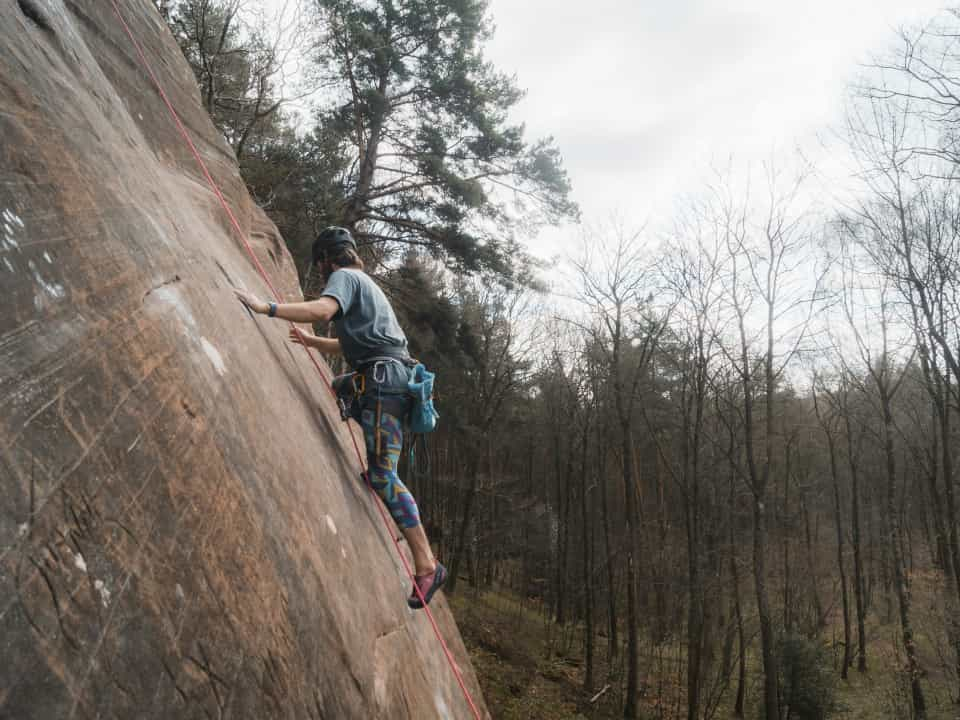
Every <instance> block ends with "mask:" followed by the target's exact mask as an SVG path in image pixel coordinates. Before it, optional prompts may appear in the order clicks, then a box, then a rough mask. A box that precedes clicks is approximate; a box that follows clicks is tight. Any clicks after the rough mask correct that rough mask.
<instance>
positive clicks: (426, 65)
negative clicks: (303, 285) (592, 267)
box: [317, 0, 577, 277]
mask: <svg viewBox="0 0 960 720" xmlns="http://www.w3.org/2000/svg"><path fill="white" fill-rule="evenodd" d="M317 6H318V8H319V15H320V26H321V27H322V29H323V33H324V38H323V40H322V42H321V43H320V46H319V47H320V50H319V51H318V52H319V57H318V62H319V68H320V71H321V74H322V75H323V77H324V79H325V80H326V81H327V82H328V83H329V86H330V87H332V88H334V90H335V94H336V99H335V101H334V102H333V103H332V104H331V105H330V106H329V108H328V109H327V110H326V111H325V112H323V113H322V114H321V117H320V122H321V126H322V127H323V128H324V129H326V130H332V131H335V132H337V133H340V134H341V135H342V136H343V137H344V138H345V139H347V140H349V142H350V144H351V146H352V151H353V157H354V165H353V167H352V168H351V169H350V172H349V175H348V178H347V183H346V184H347V187H348V189H349V191H348V194H347V197H346V199H345V201H344V203H343V205H342V207H341V208H340V210H339V213H338V214H339V217H340V223H341V224H343V225H346V226H348V227H350V228H352V229H353V230H354V231H355V232H356V234H357V236H358V238H359V239H360V241H361V242H362V243H365V244H368V245H374V246H378V247H391V246H394V245H395V244H396V243H407V244H410V245H416V246H426V247H427V248H429V249H430V251H431V252H433V253H434V254H435V255H436V256H437V257H441V258H443V259H445V260H447V261H448V262H450V263H451V264H453V265H456V266H457V267H459V268H460V269H463V270H467V271H480V270H493V271H494V272H496V273H497V274H501V275H503V276H507V277H509V276H510V275H511V268H512V265H511V263H510V262H508V260H507V258H508V257H510V256H512V255H514V254H515V253H516V252H517V245H516V243H515V241H514V239H513V231H514V230H515V229H516V228H517V227H518V226H520V225H523V226H531V225H532V226H536V225H538V224H541V223H553V222H557V221H560V220H562V219H564V218H572V217H575V216H576V215H577V208H576V206H575V205H574V204H573V203H572V202H571V201H570V199H569V192H570V184H569V181H568V179H567V175H566V173H565V172H564V170H563V168H562V163H561V158H560V154H559V152H558V150H557V148H556V147H555V145H554V143H553V140H552V139H549V138H548V139H544V140H539V141H536V142H533V143H528V142H527V141H526V140H525V139H524V131H523V127H522V125H517V124H513V123H511V121H510V120H509V119H508V115H509V113H510V111H511V109H512V108H513V107H514V106H515V105H516V103H517V102H518V101H519V100H520V99H521V97H522V92H521V91H520V90H519V89H518V87H517V85H516V82H515V80H514V79H513V78H511V77H508V76H506V75H504V74H503V73H501V72H499V71H497V70H496V69H495V68H494V67H493V66H492V65H491V64H490V63H489V62H488V61H486V60H485V59H484V56H483V44H484V42H485V41H486V40H488V39H489V37H490V34H491V29H490V24H489V21H488V18H487V12H486V11H487V6H486V2H485V1H484V0H370V1H367V2H362V1H360V0H317Z"/></svg>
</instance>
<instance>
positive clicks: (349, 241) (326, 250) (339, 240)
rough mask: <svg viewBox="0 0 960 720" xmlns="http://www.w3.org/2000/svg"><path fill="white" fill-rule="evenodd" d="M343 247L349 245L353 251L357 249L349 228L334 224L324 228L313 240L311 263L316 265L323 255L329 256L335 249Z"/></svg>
mask: <svg viewBox="0 0 960 720" xmlns="http://www.w3.org/2000/svg"><path fill="white" fill-rule="evenodd" d="M344 247H349V248H350V249H352V250H353V251H354V252H356V250H357V242H356V241H355V240H354V239H353V235H351V234H350V231H349V230H347V229H346V228H342V227H337V226H336V225H331V226H330V227H328V228H324V229H323V230H321V231H320V234H319V235H317V239H316V240H314V241H313V264H314V265H316V264H317V263H318V262H320V261H321V260H323V259H324V257H325V256H329V255H331V254H332V253H333V252H334V251H335V250H338V249H341V248H344Z"/></svg>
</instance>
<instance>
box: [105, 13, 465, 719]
mask: <svg viewBox="0 0 960 720" xmlns="http://www.w3.org/2000/svg"><path fill="white" fill-rule="evenodd" d="M110 3H111V5H113V11H114V13H115V14H116V16H117V19H118V20H119V22H120V25H122V26H123V31H124V33H125V34H126V36H127V37H128V38H129V39H130V43H131V44H132V45H133V48H134V50H135V51H136V53H137V55H138V56H139V58H140V63H141V64H142V65H143V68H144V70H145V71H146V73H147V74H148V75H149V76H150V79H151V80H152V81H153V85H154V87H155V88H156V90H157V93H158V94H159V95H160V98H161V99H162V100H163V103H164V105H166V107H167V110H168V111H169V112H170V116H171V118H172V119H173V122H174V123H175V124H176V126H177V129H178V130H179V132H180V135H181V136H182V137H183V139H184V141H185V142H186V144H187V146H188V147H189V148H190V152H191V153H192V154H193V157H194V158H195V159H196V161H197V164H198V165H199V166H200V169H201V171H202V172H203V175H204V177H205V178H206V180H207V183H208V184H209V185H210V189H211V190H212V191H213V193H214V194H215V195H216V197H217V199H218V200H219V201H220V205H222V206H223V209H224V211H225V212H226V214H227V217H228V218H229V220H230V224H231V225H232V226H233V229H234V230H236V232H237V237H238V238H240V242H241V243H242V244H243V246H244V248H245V249H246V251H247V254H248V255H249V256H250V259H251V260H252V261H253V265H254V267H255V268H256V270H257V272H258V273H259V275H260V277H261V278H262V279H263V281H264V282H265V283H266V284H267V287H268V288H269V289H270V292H271V293H272V294H273V297H274V298H275V299H276V301H277V302H282V301H283V297H282V296H281V295H280V293H279V292H278V291H277V289H276V287H274V285H273V283H272V282H271V281H270V277H269V276H268V275H267V272H266V270H265V269H264V268H263V265H262V264H261V263H260V260H259V259H258V258H257V255H256V253H255V252H254V251H253V248H252V247H251V246H250V243H249V242H248V241H247V238H246V237H245V236H244V234H243V230H242V229H241V227H240V223H239V222H238V221H237V218H236V216H235V215H234V213H233V210H231V209H230V205H229V204H228V203H227V201H226V198H224V196H223V193H222V192H221V190H220V186H219V185H217V183H216V181H215V180H214V179H213V176H212V175H211V174H210V170H209V169H208V168H207V164H206V163H205V162H204V161H203V158H202V157H201V156H200V152H199V151H198V150H197V147H196V145H195V144H194V142H193V139H192V138H191V137H190V133H189V132H188V131H187V129H186V127H185V126H184V124H183V121H182V120H181V119H180V115H179V114H178V113H177V111H176V109H175V108H174V106H173V103H171V102H170V98H169V97H168V96H167V93H166V92H165V91H164V89H163V86H162V85H161V84H160V81H159V79H157V76H156V73H154V71H153V68H152V67H151V65H150V63H149V61H148V60H147V57H146V55H145V54H144V51H143V48H142V47H141V45H140V43H139V42H138V41H137V39H136V37H134V35H133V31H132V30H131V29H130V26H129V25H128V24H127V21H126V20H124V17H123V13H122V12H121V11H120V5H119V4H118V2H117V0H110ZM290 327H291V328H293V329H294V330H295V331H296V332H297V333H298V334H300V333H301V331H300V329H299V328H297V327H296V325H294V324H293V323H290ZM300 336H301V338H302V334H300ZM303 348H304V350H305V351H306V353H307V357H308V358H310V362H311V363H312V364H313V367H314V368H315V369H316V371H317V373H319V375H320V377H321V378H323V381H324V384H326V385H327V388H328V389H329V390H330V392H331V393H333V395H334V397H335V398H336V397H337V393H336V390H335V389H334V388H333V385H332V384H331V381H330V379H328V378H327V375H326V373H324V371H323V368H322V367H321V366H320V363H319V362H318V360H317V358H316V357H315V356H314V353H312V352H311V351H310V348H309V347H307V346H306V345H305V344H304V345H303ZM349 434H350V439H351V441H352V442H353V449H354V451H355V452H356V454H357V460H358V461H359V463H360V467H361V468H363V467H364V465H363V455H362V454H361V453H360V447H359V445H358V444H357V438H356V435H355V434H354V433H353V432H352V430H351V431H349ZM361 475H362V476H363V477H364V479H365V480H366V481H367V488H368V489H369V490H370V493H371V494H372V495H373V496H374V505H376V506H377V508H378V510H379V512H380V517H381V519H382V520H383V523H384V526H385V527H386V529H387V533H388V534H389V535H390V538H391V539H392V540H393V544H394V547H395V548H396V550H397V555H399V556H400V560H401V562H402V563H403V567H404V569H405V570H406V572H407V576H408V577H409V578H410V581H411V582H412V583H413V588H414V593H416V595H417V596H418V597H419V598H420V601H421V602H422V603H423V609H424V611H425V612H426V615H427V618H428V619H429V621H430V625H431V627H432V628H433V632H434V634H435V635H436V637H437V640H439V641H440V646H441V647H442V649H443V653H444V655H445V656H446V658H447V663H448V664H449V665H450V669H451V670H452V671H453V675H454V677H455V678H456V681H457V684H458V685H459V686H460V690H461V691H462V692H463V696H464V698H466V701H467V704H468V705H469V706H470V710H471V711H472V713H473V716H474V717H475V718H476V719H477V720H482V716H481V715H480V711H479V710H478V709H477V706H476V703H474V701H473V697H472V696H471V695H470V691H469V690H468V689H467V686H466V683H465V682H464V680H463V675H462V674H461V672H460V668H459V667H458V666H457V663H456V661H455V660H454V659H453V654H452V653H451V652H450V648H449V647H448V645H447V642H446V640H444V638H443V634H442V633H441V632H440V628H439V626H438V625H437V621H436V619H435V618H434V617H433V613H432V612H431V611H430V606H429V605H427V604H426V602H425V601H424V596H423V592H422V591H421V589H420V586H419V585H418V583H417V580H416V577H415V576H414V572H413V569H412V568H411V567H410V563H409V562H408V561H407V558H406V556H405V555H404V554H403V550H402V549H401V548H400V541H399V540H398V539H397V537H396V534H395V533H394V532H392V530H391V528H390V520H389V519H388V516H387V514H386V510H385V508H384V507H383V503H381V502H379V499H378V498H377V497H376V491H375V490H374V488H373V486H372V485H371V484H370V482H369V478H368V477H367V473H366V472H364V471H363V470H361Z"/></svg>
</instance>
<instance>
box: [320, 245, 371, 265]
mask: <svg viewBox="0 0 960 720" xmlns="http://www.w3.org/2000/svg"><path fill="white" fill-rule="evenodd" d="M326 261H327V262H328V263H329V264H331V265H336V266H337V267H338V268H354V269H355V270H363V260H361V259H360V256H359V255H357V251H356V250H354V249H353V248H351V247H347V246H345V245H344V246H341V247H337V248H334V249H333V250H332V251H331V252H330V253H328V254H327V256H326Z"/></svg>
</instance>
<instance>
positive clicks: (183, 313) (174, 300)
mask: <svg viewBox="0 0 960 720" xmlns="http://www.w3.org/2000/svg"><path fill="white" fill-rule="evenodd" d="M147 299H148V301H149V300H159V301H160V302H162V303H164V304H166V305H172V306H173V307H174V309H175V310H176V311H177V315H179V316H180V319H181V320H183V322H184V323H186V325H187V329H188V330H190V331H196V329H197V321H196V320H194V319H193V313H192V312H190V307H189V306H188V305H187V303H186V302H185V301H184V299H183V297H181V295H180V293H179V292H178V291H177V289H176V288H174V287H172V286H169V285H165V286H163V287H158V288H157V289H156V290H153V291H152V292H150V293H149V294H148V296H147Z"/></svg>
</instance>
